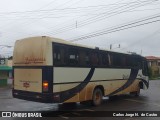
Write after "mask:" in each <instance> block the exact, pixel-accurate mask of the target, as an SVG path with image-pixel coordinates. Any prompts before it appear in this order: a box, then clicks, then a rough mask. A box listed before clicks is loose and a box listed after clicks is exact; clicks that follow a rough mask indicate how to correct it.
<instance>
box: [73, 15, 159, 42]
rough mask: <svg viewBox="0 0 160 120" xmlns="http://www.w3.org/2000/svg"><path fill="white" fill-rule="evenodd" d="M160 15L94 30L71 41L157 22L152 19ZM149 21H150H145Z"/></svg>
mask: <svg viewBox="0 0 160 120" xmlns="http://www.w3.org/2000/svg"><path fill="white" fill-rule="evenodd" d="M159 17H160V15H157V16H154V17H150V18H145V19H141V20H138V21H135V22H131V23H127V24H124V25H121V26H118V27H112V28H110V29H108V28H107V29H103V30H100V31H96V32H92V33H89V34H86V35H82V36H79V37H77V38H74V39H71V42H75V41H79V40H84V39H88V38H92V37H97V36H100V35H104V34H109V33H113V32H117V31H121V30H125V29H129V28H133V27H138V26H142V25H146V24H151V23H155V22H159V21H160V20H159V19H158V20H152V19H155V18H159ZM148 20H152V21H148ZM145 21H148V22H145Z"/></svg>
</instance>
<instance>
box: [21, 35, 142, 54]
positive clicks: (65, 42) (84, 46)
mask: <svg viewBox="0 0 160 120" xmlns="http://www.w3.org/2000/svg"><path fill="white" fill-rule="evenodd" d="M43 37H44V38H46V40H49V41H51V42H55V43H61V44H66V45H72V46H77V47H83V48H89V49H99V50H103V51H108V52H115V53H120V54H128V55H132V54H134V55H138V56H141V55H139V54H136V53H124V52H120V51H113V50H108V49H102V48H99V47H96V46H95V47H91V46H88V45H82V44H77V43H73V42H70V41H67V40H63V39H59V38H54V37H49V36H35V37H29V38H24V39H21V40H25V39H37V38H43Z"/></svg>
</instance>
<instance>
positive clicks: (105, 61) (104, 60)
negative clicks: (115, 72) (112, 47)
mask: <svg viewBox="0 0 160 120" xmlns="http://www.w3.org/2000/svg"><path fill="white" fill-rule="evenodd" d="M101 57H102V58H101V59H102V65H103V66H108V65H109V60H108V54H107V53H102V54H101Z"/></svg>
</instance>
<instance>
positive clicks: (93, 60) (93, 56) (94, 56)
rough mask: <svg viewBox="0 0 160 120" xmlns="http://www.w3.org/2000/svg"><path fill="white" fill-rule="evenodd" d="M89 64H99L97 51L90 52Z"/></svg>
mask: <svg viewBox="0 0 160 120" xmlns="http://www.w3.org/2000/svg"><path fill="white" fill-rule="evenodd" d="M91 64H92V65H93V66H97V65H98V64H99V59H98V53H96V52H93V53H91Z"/></svg>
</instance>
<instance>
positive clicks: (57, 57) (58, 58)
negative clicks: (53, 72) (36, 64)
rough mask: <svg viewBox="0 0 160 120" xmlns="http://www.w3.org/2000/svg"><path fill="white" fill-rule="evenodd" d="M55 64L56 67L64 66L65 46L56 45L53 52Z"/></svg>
mask: <svg viewBox="0 0 160 120" xmlns="http://www.w3.org/2000/svg"><path fill="white" fill-rule="evenodd" d="M53 53H54V54H53V60H54V61H53V62H54V63H55V65H64V64H65V63H64V48H63V46H59V45H55V46H54V51H53Z"/></svg>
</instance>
